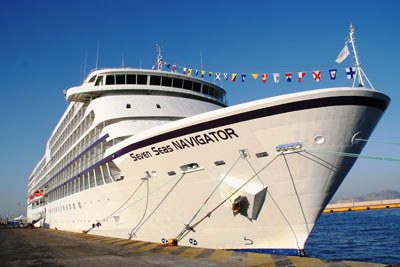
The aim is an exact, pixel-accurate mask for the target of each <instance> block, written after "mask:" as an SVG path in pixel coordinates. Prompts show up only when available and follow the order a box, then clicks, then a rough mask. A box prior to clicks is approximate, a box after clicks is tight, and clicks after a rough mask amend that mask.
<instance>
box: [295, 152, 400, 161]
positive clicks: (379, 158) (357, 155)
mask: <svg viewBox="0 0 400 267" xmlns="http://www.w3.org/2000/svg"><path fill="white" fill-rule="evenodd" d="M303 150H304V151H306V152H309V153H316V154H328V155H337V156H342V157H352V158H364V159H378V160H387V161H400V158H389V157H382V156H370V155H361V154H356V153H347V152H337V151H329V150H314V149H303Z"/></svg>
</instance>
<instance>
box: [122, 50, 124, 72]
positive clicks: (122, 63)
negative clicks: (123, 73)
mask: <svg viewBox="0 0 400 267" xmlns="http://www.w3.org/2000/svg"><path fill="white" fill-rule="evenodd" d="M122 68H124V53H122Z"/></svg>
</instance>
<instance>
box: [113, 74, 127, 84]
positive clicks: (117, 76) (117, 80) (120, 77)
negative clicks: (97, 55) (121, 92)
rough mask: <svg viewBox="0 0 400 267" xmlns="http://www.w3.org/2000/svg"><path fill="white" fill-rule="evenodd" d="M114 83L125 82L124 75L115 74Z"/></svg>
mask: <svg viewBox="0 0 400 267" xmlns="http://www.w3.org/2000/svg"><path fill="white" fill-rule="evenodd" d="M115 83H116V84H125V75H115Z"/></svg>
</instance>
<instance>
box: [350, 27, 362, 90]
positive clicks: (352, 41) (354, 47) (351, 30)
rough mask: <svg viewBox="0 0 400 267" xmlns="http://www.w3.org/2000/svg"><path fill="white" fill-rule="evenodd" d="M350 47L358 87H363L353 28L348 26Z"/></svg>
mask: <svg viewBox="0 0 400 267" xmlns="http://www.w3.org/2000/svg"><path fill="white" fill-rule="evenodd" d="M349 41H350V42H351V46H352V47H353V53H354V57H355V58H356V76H358V82H359V87H365V83H364V79H363V73H364V72H363V71H362V69H361V67H360V61H359V59H358V55H357V49H356V44H355V42H354V26H353V24H350V40H349Z"/></svg>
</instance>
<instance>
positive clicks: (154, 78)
mask: <svg viewBox="0 0 400 267" xmlns="http://www.w3.org/2000/svg"><path fill="white" fill-rule="evenodd" d="M160 84H161V76H153V75H152V76H150V85H160Z"/></svg>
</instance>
